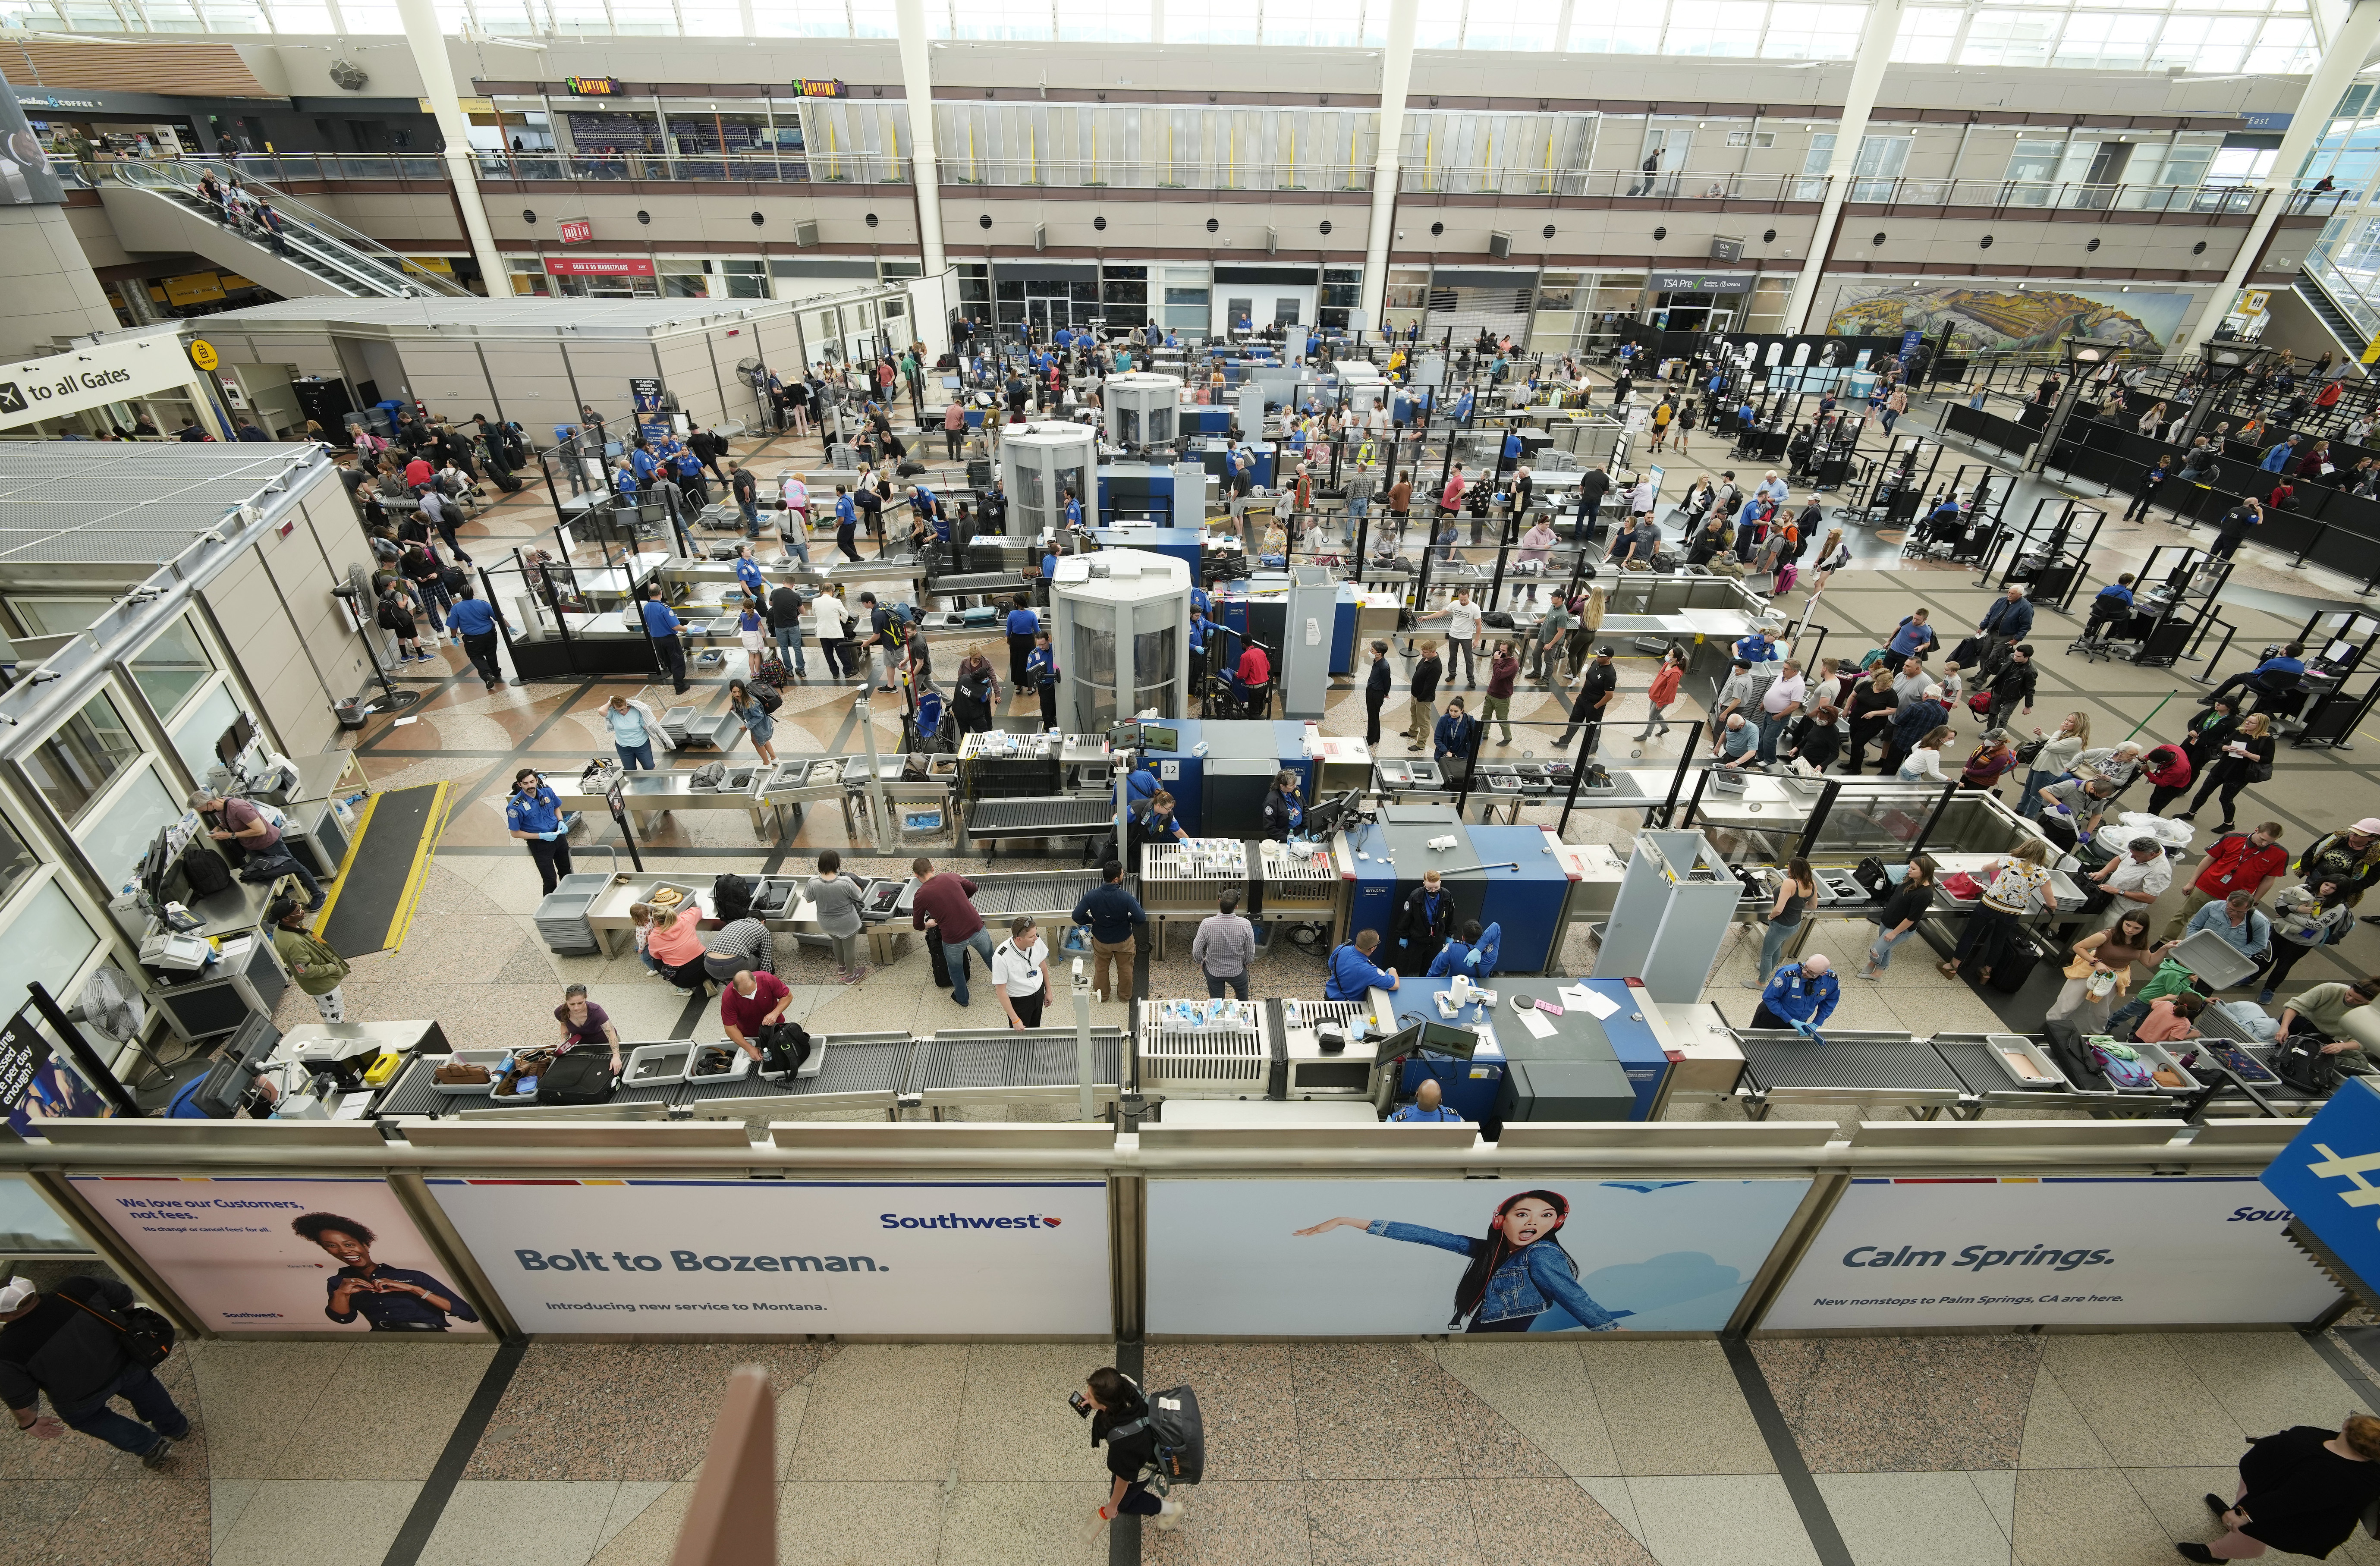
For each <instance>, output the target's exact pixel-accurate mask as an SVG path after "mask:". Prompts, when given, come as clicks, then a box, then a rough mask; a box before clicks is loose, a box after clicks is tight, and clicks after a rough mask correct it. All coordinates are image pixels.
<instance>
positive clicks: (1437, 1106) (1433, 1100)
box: [1389, 1076, 1463, 1125]
mask: <svg viewBox="0 0 2380 1566" xmlns="http://www.w3.org/2000/svg"><path fill="white" fill-rule="evenodd" d="M1389 1119H1390V1121H1392V1122H1395V1123H1399V1124H1403V1125H1416V1124H1418V1125H1432V1124H1436V1123H1439V1122H1440V1121H1451V1122H1452V1123H1455V1124H1458V1125H1460V1124H1462V1123H1463V1115H1462V1113H1461V1112H1460V1111H1455V1110H1450V1109H1448V1108H1447V1107H1446V1093H1445V1090H1444V1089H1442V1088H1440V1087H1439V1085H1438V1081H1437V1079H1436V1078H1434V1077H1427V1076H1426V1077H1423V1078H1422V1080H1421V1086H1419V1087H1416V1088H1415V1089H1414V1101H1413V1102H1412V1103H1410V1104H1407V1105H1405V1106H1403V1108H1401V1109H1399V1110H1398V1111H1396V1112H1395V1113H1394V1114H1391V1115H1390V1116H1389Z"/></svg>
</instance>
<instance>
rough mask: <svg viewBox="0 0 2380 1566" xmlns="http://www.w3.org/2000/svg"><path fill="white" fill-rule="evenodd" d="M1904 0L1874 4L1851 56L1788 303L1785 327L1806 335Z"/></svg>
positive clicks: (1882, 0)
mask: <svg viewBox="0 0 2380 1566" xmlns="http://www.w3.org/2000/svg"><path fill="white" fill-rule="evenodd" d="M1900 9H1901V0H1871V3H1870V5H1869V6H1868V13H1867V25H1866V26H1865V27H1864V28H1862V29H1861V30H1860V41H1859V53H1858V54H1856V55H1852V80H1851V86H1850V87H1849V88H1848V89H1846V90H1845V91H1844V93H1843V117H1842V118H1841V119H1840V121H1838V122H1837V123H1836V125H1835V152H1834V156H1832V157H1830V158H1828V160H1827V193H1826V198H1825V200H1822V201H1821V202H1820V203H1819V206H1818V226H1817V230H1816V232H1815V234H1813V235H1812V236H1811V238H1810V255H1809V259H1808V260H1806V261H1803V263H1802V272H1801V275H1799V276H1797V277H1796V278H1794V279H1793V292H1792V294H1791V296H1790V297H1787V299H1786V301H1785V320H1784V322H1783V325H1784V329H1785V330H1786V331H1788V332H1802V331H1806V330H1807V327H1806V325H1805V324H1804V323H1805V322H1807V321H1808V320H1809V317H1810V306H1811V305H1812V303H1814V302H1815V300H1816V298H1817V297H1818V280H1819V279H1820V278H1822V277H1824V276H1825V275H1826V272H1827V257H1828V254H1829V253H1830V252H1831V251H1832V250H1833V249H1834V248H1835V230H1836V228H1838V227H1839V226H1840V225H1841V223H1842V216H1843V198H1844V197H1845V196H1846V195H1848V194H1849V193H1850V191H1851V188H1852V181H1851V176H1852V169H1853V168H1855V167H1857V166H1858V164H1859V150H1860V139H1861V138H1862V137H1864V136H1865V135H1866V134H1867V116H1868V115H1870V114H1871V113H1872V112H1874V110H1875V108H1876V89H1877V88H1879V87H1881V86H1882V85H1883V84H1884V67H1886V66H1887V65H1888V64H1889V63H1890V62H1891V60H1892V45H1893V42H1894V40H1895V39H1897V38H1898V37H1899V36H1900Z"/></svg>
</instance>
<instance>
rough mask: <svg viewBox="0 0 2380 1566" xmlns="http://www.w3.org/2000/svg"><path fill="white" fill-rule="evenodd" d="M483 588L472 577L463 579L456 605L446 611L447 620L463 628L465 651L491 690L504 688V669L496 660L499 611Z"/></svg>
mask: <svg viewBox="0 0 2380 1566" xmlns="http://www.w3.org/2000/svg"><path fill="white" fill-rule="evenodd" d="M479 591H480V589H478V588H477V587H475V586H473V585H472V582H471V580H470V578H469V577H465V578H464V579H463V585H462V587H461V588H460V589H457V595H456V598H455V607H454V608H452V609H450V610H448V611H447V612H446V624H447V625H450V626H452V627H453V628H454V629H455V630H456V631H458V632H460V633H461V634H462V637H463V654H464V656H465V657H467V658H468V659H470V661H471V662H472V665H473V666H474V667H475V668H477V669H478V670H479V671H480V678H481V679H482V680H484V681H486V682H487V686H488V688H489V689H490V690H501V689H503V688H504V669H503V667H502V666H501V665H499V664H498V663H497V662H496V612H495V611H494V610H493V609H492V608H490V607H489V606H488V605H487V604H486V603H485V602H483V601H481V600H480V596H479Z"/></svg>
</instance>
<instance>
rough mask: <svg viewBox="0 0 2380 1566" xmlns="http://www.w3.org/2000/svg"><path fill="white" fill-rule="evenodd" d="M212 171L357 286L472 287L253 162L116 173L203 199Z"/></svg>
mask: <svg viewBox="0 0 2380 1566" xmlns="http://www.w3.org/2000/svg"><path fill="white" fill-rule="evenodd" d="M209 171H212V172H213V173H214V175H215V176H216V179H217V181H218V182H219V183H221V184H223V185H225V186H226V187H228V186H229V184H230V183H231V181H232V180H234V179H235V178H236V179H237V181H238V182H239V184H240V186H241V187H242V188H245V189H247V190H249V191H252V192H259V193H261V194H262V195H263V196H265V197H266V198H267V199H268V200H271V201H272V202H273V211H274V212H277V213H279V214H280V216H281V221H282V224H283V231H282V235H281V237H282V240H283V242H284V243H285V244H286V245H288V246H290V247H291V248H292V249H294V250H295V251H296V252H297V254H298V255H300V256H302V257H304V258H305V259H306V260H308V261H313V262H315V263H316V264H318V265H321V266H324V267H328V268H330V269H331V270H332V271H334V272H336V273H339V274H340V275H341V276H343V277H345V278H347V279H348V280H350V281H351V282H353V283H354V284H355V285H357V286H358V287H360V288H363V289H365V290H367V291H369V292H370V293H374V294H381V295H384V296H386V297H391V298H409V297H423V296H428V295H444V296H446V297H452V298H464V297H468V296H469V294H470V290H469V289H468V288H465V287H464V286H463V285H460V284H458V283H456V282H455V281H454V280H453V279H452V278H449V277H443V276H441V275H440V274H439V273H435V272H432V271H431V270H430V269H429V268H427V267H425V266H422V265H421V264H420V263H419V262H418V261H413V260H411V259H409V258H407V257H406V256H401V255H399V254H397V253H396V252H395V250H392V249H389V248H388V247H387V246H386V245H383V244H382V243H381V242H380V241H379V240H377V239H375V238H373V237H371V236H370V235H369V234H366V233H364V232H363V231H362V230H360V229H358V228H353V227H350V226H348V225H346V224H344V223H341V222H340V221H339V220H338V219H337V218H334V217H332V216H331V215H330V214H328V213H327V212H322V211H321V210H319V209H318V208H314V207H310V206H308V205H307V204H306V203H305V202H303V201H300V200H297V198H296V197H294V196H291V195H289V194H287V193H286V192H285V191H283V190H281V189H279V188H276V187H274V186H272V185H268V184H266V183H265V182H264V181H263V180H261V179H260V178H258V177H257V176H256V171H255V169H254V168H253V167H243V166H240V165H237V164H230V163H225V162H222V161H220V160H215V159H202V158H185V159H182V160H180V161H179V162H176V163H164V162H150V163H132V164H121V165H119V167H118V168H117V171H116V178H117V179H118V180H119V181H121V182H122V183H123V184H126V185H131V186H137V187H140V188H143V189H151V190H156V191H160V192H170V193H172V194H174V195H179V196H188V197H192V198H194V199H200V200H201V201H202V202H203V199H202V198H199V195H198V191H199V180H200V176H203V175H204V174H206V173H208V172H209ZM239 237H241V238H243V239H246V240H248V241H249V242H250V243H253V244H261V245H269V244H270V243H271V241H270V239H269V238H267V237H264V236H262V235H261V234H254V235H251V234H249V233H247V232H245V231H244V230H243V231H240V232H239Z"/></svg>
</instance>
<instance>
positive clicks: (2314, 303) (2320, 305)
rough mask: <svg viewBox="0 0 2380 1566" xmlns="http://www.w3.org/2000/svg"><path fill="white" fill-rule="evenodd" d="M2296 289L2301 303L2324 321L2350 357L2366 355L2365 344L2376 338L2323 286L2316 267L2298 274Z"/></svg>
mask: <svg viewBox="0 0 2380 1566" xmlns="http://www.w3.org/2000/svg"><path fill="white" fill-rule="evenodd" d="M2295 292H2296V295H2297V300H2298V303H2300V304H2301V305H2303V306H2304V307H2305V308H2306V311H2307V313H2309V314H2311V315H2312V316H2313V318H2314V319H2315V320H2317V321H2319V322H2322V324H2323V326H2324V328H2325V330H2327V331H2328V332H2329V334H2330V335H2331V336H2332V337H2333V338H2334V339H2335V340H2336V341H2337V342H2338V346H2339V347H2340V348H2341V349H2342V350H2344V351H2345V352H2346V354H2347V356H2348V357H2349V358H2362V356H2363V345H2364V344H2366V343H2368V342H2370V341H2371V340H2372V333H2371V332H2370V331H2365V330H2361V329H2359V328H2358V327H2357V325H2356V323H2355V318H2354V316H2353V315H2351V314H2350V313H2349V312H2348V310H2346V309H2345V308H2344V307H2342V306H2341V305H2340V304H2339V302H2338V300H2337V299H2335V298H2333V297H2331V293H2330V290H2329V289H2328V288H2326V287H2325V286H2324V285H2323V283H2322V280H2321V278H2320V277H2319V276H2318V275H2317V274H2316V273H2314V271H2313V269H2312V268H2308V269H2306V270H2304V271H2301V272H2300V273H2298V281H2297V287H2296V289H2295Z"/></svg>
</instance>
